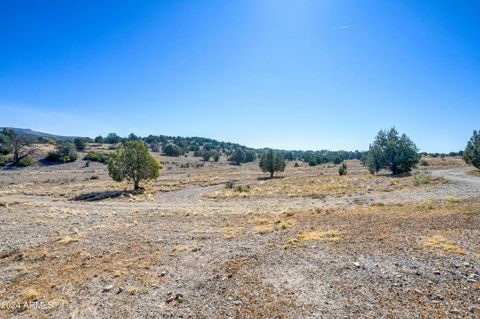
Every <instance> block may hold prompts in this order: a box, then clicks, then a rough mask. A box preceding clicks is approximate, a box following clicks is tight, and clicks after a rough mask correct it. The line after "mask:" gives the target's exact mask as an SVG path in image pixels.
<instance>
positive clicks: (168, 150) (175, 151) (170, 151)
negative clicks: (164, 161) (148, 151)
mask: <svg viewBox="0 0 480 319" xmlns="http://www.w3.org/2000/svg"><path fill="white" fill-rule="evenodd" d="M163 153H165V155H167V156H180V155H183V153H184V152H183V149H181V148H180V147H178V146H177V145H173V144H168V145H167V146H165V147H164V148H163Z"/></svg>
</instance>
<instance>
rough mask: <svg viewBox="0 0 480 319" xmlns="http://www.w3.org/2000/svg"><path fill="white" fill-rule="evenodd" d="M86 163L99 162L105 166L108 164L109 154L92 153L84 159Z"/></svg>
mask: <svg viewBox="0 0 480 319" xmlns="http://www.w3.org/2000/svg"><path fill="white" fill-rule="evenodd" d="M83 160H84V161H92V162H99V163H103V164H107V162H108V154H106V153H100V152H97V151H90V152H88V154H87V155H85V157H84V158H83Z"/></svg>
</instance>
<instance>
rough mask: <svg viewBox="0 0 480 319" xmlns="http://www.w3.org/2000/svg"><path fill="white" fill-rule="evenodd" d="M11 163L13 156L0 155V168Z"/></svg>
mask: <svg viewBox="0 0 480 319" xmlns="http://www.w3.org/2000/svg"><path fill="white" fill-rule="evenodd" d="M11 162H13V155H11V154H10V155H0V166H5V165H7V164H8V163H11Z"/></svg>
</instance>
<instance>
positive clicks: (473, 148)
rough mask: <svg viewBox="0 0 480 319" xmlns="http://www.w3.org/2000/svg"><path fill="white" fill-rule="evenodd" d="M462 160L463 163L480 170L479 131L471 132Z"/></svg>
mask: <svg viewBox="0 0 480 319" xmlns="http://www.w3.org/2000/svg"><path fill="white" fill-rule="evenodd" d="M463 159H464V160H465V163H467V164H470V165H472V166H474V167H476V168H480V131H478V132H477V131H473V135H472V137H471V138H470V140H469V141H468V144H467V147H466V148H465V151H464V152H463Z"/></svg>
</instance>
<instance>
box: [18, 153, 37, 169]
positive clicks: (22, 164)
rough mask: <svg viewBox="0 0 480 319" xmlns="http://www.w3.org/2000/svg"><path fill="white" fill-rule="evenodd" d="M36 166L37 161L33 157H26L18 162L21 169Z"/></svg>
mask: <svg viewBox="0 0 480 319" xmlns="http://www.w3.org/2000/svg"><path fill="white" fill-rule="evenodd" d="M33 164H35V160H34V159H33V158H32V157H31V156H27V157H24V158H22V159H21V160H20V162H18V166H19V167H27V166H32V165H33Z"/></svg>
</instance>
